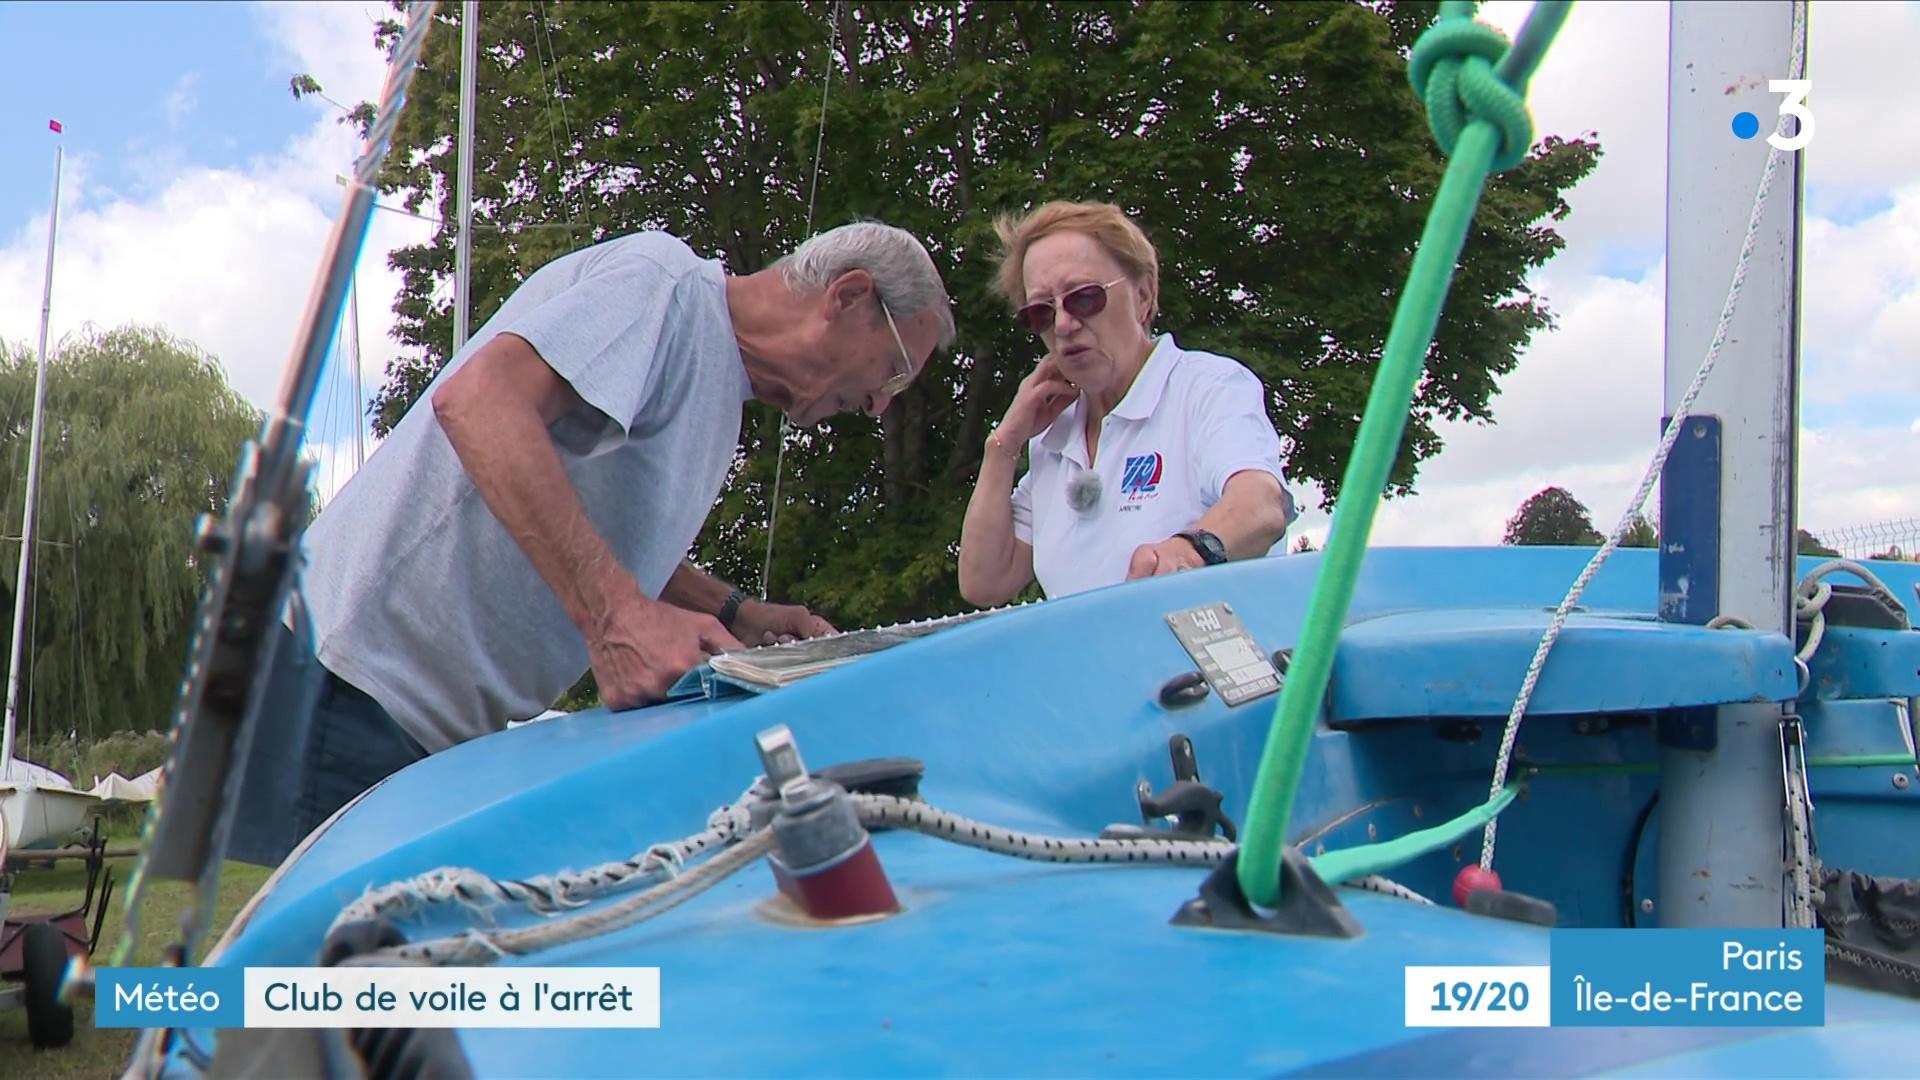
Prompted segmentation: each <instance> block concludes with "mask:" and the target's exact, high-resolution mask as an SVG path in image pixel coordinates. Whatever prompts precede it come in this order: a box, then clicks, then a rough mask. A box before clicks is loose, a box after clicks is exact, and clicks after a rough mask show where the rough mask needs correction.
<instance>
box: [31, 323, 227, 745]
mask: <svg viewBox="0 0 1920 1080" xmlns="http://www.w3.org/2000/svg"><path fill="white" fill-rule="evenodd" d="M34 367H35V357H34V350H33V349H32V348H29V347H27V346H24V345H14V344H8V343H5V342H0V409H4V410H5V412H4V414H0V458H4V460H5V462H6V466H5V472H4V474H0V512H3V513H4V514H5V517H4V519H0V520H4V522H5V525H4V526H3V527H0V531H3V532H4V534H5V535H6V537H7V539H8V540H9V541H10V542H9V543H7V544H5V545H3V546H0V563H4V566H0V578H3V579H4V582H5V585H6V587H7V590H8V596H7V597H6V604H7V619H6V622H5V623H0V639H4V640H7V641H8V645H7V648H9V649H10V648H11V640H10V637H9V635H10V632H11V627H12V618H11V616H12V610H13V599H12V590H14V589H16V588H17V587H18V582H17V580H16V577H17V573H18V565H19V564H18V560H19V552H20V549H19V546H18V545H19V529H20V520H21V511H22V509H23V508H24V503H25V501H26V477H27V456H28V440H29V434H30V429H31V424H32V419H33V380H34ZM259 424H260V414H259V413H258V412H257V411H256V410H254V409H253V408H252V406H250V405H248V404H247V403H246V402H245V401H244V400H243V399H242V398H241V397H240V396H239V395H238V394H236V393H235V392H234V391H233V390H232V389H230V388H229V387H228V385H227V382H226V379H225V377H224V376H223V374H222V373H221V371H220V368H219V365H218V364H217V363H216V362H215V361H214V359H213V358H212V357H210V356H208V355H207V354H206V353H204V352H202V351H201V350H200V349H198V348H197V347H195V346H193V345H191V344H189V343H187V342H185V341H181V340H179V339H177V338H174V337H172V336H170V335H168V334H167V333H166V332H165V331H162V330H159V329H153V328H147V327H137V326H129V327H122V328H119V329H114V330H106V331H101V330H93V329H89V330H88V331H86V332H84V333H82V334H79V335H76V336H74V337H72V338H69V339H67V340H65V341H62V342H61V343H60V346H59V348H58V349H57V350H56V351H54V352H53V353H52V354H51V355H49V356H48V357H47V397H46V410H45V418H44V420H43V421H42V424H41V428H42V433H41V447H40V489H39V497H38V500H37V502H38V503H39V507H38V514H37V518H36V524H35V527H34V541H35V543H34V552H33V559H32V563H31V566H30V568H29V569H30V579H31V581H32V583H33V591H32V592H31V593H30V594H29V603H28V613H29V615H30V616H31V620H30V622H29V624H28V625H29V626H31V627H32V630H33V633H32V635H31V637H30V638H29V642H30V647H29V648H28V649H27V650H26V654H25V656H24V657H23V660H22V669H23V670H22V675H21V686H22V698H21V702H22V708H21V717H22V726H23V727H26V726H32V727H33V728H34V734H35V735H36V737H39V738H45V737H48V736H53V735H56V734H64V733H66V732H67V731H69V730H76V731H79V732H82V733H91V734H99V735H104V734H107V733H109V732H113V731H121V730H133V731H142V730H153V729H164V728H165V727H166V725H167V724H168V722H169V721H170V720H171V715H170V714H171V711H172V708H173V706H174V703H175V696H176V693H177V691H178V689H179V686H180V673H181V670H182V668H183V666H184V662H185V659H186V655H187V646H188V643H189V641H190V640H191V638H192V629H193V620H194V617H195V613H196V611H197V609H198V605H199V594H200V588H201V585H202V574H201V572H200V570H199V569H198V568H197V567H196V566H195V564H194V561H193V559H192V555H191V550H192V549H191V545H190V540H191V537H192V533H193V524H194V521H195V520H196V519H197V518H198V517H199V515H200V514H202V513H207V512H218V511H220V510H223V509H224V508H225V505H226V497H227V490H228V487H229V485H230V484H231V482H232V478H233V472H234V468H235V465H236V464H237V463H238V461H239V450H240V446H241V444H242V443H244V442H245V441H246V440H247V439H248V438H249V437H251V436H252V435H253V434H254V433H255V432H256V431H257V430H258V429H259ZM29 686H31V689H32V692H31V694H28V693H26V688H27V687H29Z"/></svg>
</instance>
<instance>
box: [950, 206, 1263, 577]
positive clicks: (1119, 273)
mask: <svg viewBox="0 0 1920 1080" xmlns="http://www.w3.org/2000/svg"><path fill="white" fill-rule="evenodd" d="M996 224H997V227H998V229H999V233H1000V239H1001V242H1002V243H1003V244H1004V245H1005V255H1004V256H1003V258H1002V261H1001V264H1000V270H999V276H998V279H997V280H996V283H995V284H996V285H997V287H998V288H999V290H1000V292H1001V293H1002V294H1004V295H1005V296H1006V297H1007V298H1008V300H1009V301H1011V302H1012V304H1013V305H1014V306H1015V307H1016V309H1017V311H1016V317H1017V319H1018V320H1019V323H1020V325H1022V326H1024V327H1026V328H1027V329H1029V330H1031V331H1032V332H1033V333H1034V334H1035V335H1036V336H1038V337H1039V339H1040V341H1041V342H1042V343H1043V344H1044V345H1045V346H1046V349H1047V352H1046V355H1045V356H1044V357H1042V358H1041V360H1040V362H1039V364H1038V365H1037V366H1036V367H1035V368H1034V369H1033V371H1032V373H1031V374H1029V375H1028V376H1027V377H1026V379H1025V380H1023V381H1022V382H1021V384H1020V389H1019V391H1018V392H1017V393H1016V394H1015V395H1014V399H1013V404H1012V405H1010V406H1008V408H1007V413H1006V416H1005V417H1004V418H1003V419H1002V420H1001V421H1000V425H999V427H997V428H996V429H994V431H993V433H992V434H991V435H989V436H988V437H987V445H986V454H985V458H984V460H983V461H982V462H981V465H980V479H979V481H978V483H977V484H976V486H975V487H974V491H973V498H972V500H971V501H970V502H969V503H968V504H967V516H966V521H965V523H964V525H962V527H961V534H960V592H961V595H963V596H965V597H966V598H967V601H968V602H969V603H973V604H978V605H981V606H983V607H985V606H991V605H994V604H1001V603H1005V602H1006V601H1008V600H1010V599H1012V598H1013V597H1014V596H1015V595H1016V594H1018V593H1019V592H1020V590H1021V589H1023V588H1025V587H1026V586H1027V583H1028V582H1030V581H1032V580H1034V578H1035V577H1038V578H1039V581H1040V587H1041V588H1042V589H1043V590H1044V591H1045V592H1046V595H1047V596H1048V597H1049V598H1053V597H1060V596H1066V595H1068V594H1071V593H1076V592H1081V591H1084V590H1087V589H1093V588H1098V587H1100V586H1103V585H1111V584H1115V583H1117V582H1120V581H1124V580H1131V579H1133V578H1140V577H1150V576H1154V575H1157V574H1170V573H1174V572H1176V571H1180V570H1189V569H1193V568H1195V567H1201V566H1211V565H1215V564H1218V563H1223V562H1226V561H1228V560H1229V559H1249V558H1258V557H1260V556H1263V555H1265V554H1267V552H1268V550H1269V549H1271V548H1272V547H1273V546H1274V544H1276V543H1278V542H1279V540H1280V538H1281V537H1282V536H1283V535H1284V534H1285V533H1286V530H1287V526H1288V525H1289V524H1290V523H1291V522H1292V520H1293V517H1294V511H1293V500H1292V499H1291V497H1290V496H1289V495H1288V494H1287V491H1286V488H1285V487H1284V486H1283V485H1284V481H1285V477H1284V476H1283V475H1282V473H1281V470H1280V437H1279V436H1278V435H1277V434H1276V433H1275V432H1274V429H1273V423H1272V421H1270V420H1269V419H1267V412H1266V408H1265V406H1264V403H1263V402H1264V398H1265V390H1264V388H1263V387H1262V385H1261V383H1260V380H1259V379H1258V378H1257V377H1255V376H1254V374H1253V373H1252V372H1250V371H1248V370H1247V369H1246V368H1245V367H1243V366H1242V365H1241V364H1240V363H1238V362H1237V361H1234V360H1231V359H1229V358H1227V357H1224V356H1217V355H1215V354H1213V353H1207V352H1198V351H1195V350H1192V349H1183V348H1181V347H1180V345H1179V344H1178V343H1177V342H1175V341H1174V339H1173V336H1172V335H1171V334H1160V335H1158V336H1155V335H1154V333H1153V332H1152V330H1151V327H1152V326H1153V317H1154V313H1155V310H1156V308H1157V305H1158V303H1159V296H1160V265H1159V256H1158V255H1157V254H1156V253H1155V251H1154V249H1153V245H1152V244H1151V243H1150V242H1149V241H1148V240H1147V237H1146V234H1145V233H1143V232H1142V231H1141V230H1140V227H1139V226H1138V225H1136V224H1134V222H1133V221H1132V220H1131V219H1129V218H1128V217H1127V216H1126V214H1124V213H1122V212H1121V211H1120V209H1119V208H1118V207H1115V206H1112V205H1109V204H1105V203H1069V202H1053V203H1048V204H1047V205H1045V206H1042V207H1040V208H1039V209H1038V210H1035V211H1033V212H1032V213H1031V214H1028V215H1027V216H1026V217H1025V218H1022V219H1020V220H1018V221H1011V220H1008V219H1006V218H1002V219H1001V220H1000V221H999V222H997V223H996ZM1023 445H1024V446H1025V447H1026V448H1027V452H1028V471H1027V473H1026V475H1024V476H1021V477H1020V479H1019V482H1018V483H1015V482H1014V477H1015V475H1016V472H1017V469H1018V466H1019V461H1020V449H1021V447H1022V446H1023Z"/></svg>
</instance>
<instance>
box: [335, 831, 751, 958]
mask: <svg viewBox="0 0 1920 1080" xmlns="http://www.w3.org/2000/svg"><path fill="white" fill-rule="evenodd" d="M772 850H773V830H772V829H761V830H760V831H758V832H755V833H753V834H751V835H749V836H748V837H747V838H746V839H745V840H742V841H741V842H740V843H738V844H735V845H734V846H733V847H730V848H728V849H726V850H725V851H722V852H721V853H720V854H718V855H715V856H714V857H713V858H711V859H708V860H707V861H706V862H703V863H701V864H700V865H699V866H697V867H695V868H694V869H692V870H689V871H687V872H686V873H684V874H681V875H679V876H678V877H674V878H670V879H669V880H666V881H663V882H660V883H659V884H657V885H655V886H653V887H652V888H650V889H648V890H646V891H645V892H643V893H641V894H639V895H638V896H634V897H630V898H628V899H626V900H622V901H621V902H619V903H618V904H614V905H613V906H611V907H607V908H602V909H600V910H598V911H590V912H581V913H579V914H574V915H568V916H565V917H563V918H559V919H556V920H554V921H553V922H550V923H545V924H542V925H539V926H530V927H527V928H525V929H521V930H506V931H501V932H499V933H495V934H488V933H485V932H483V931H480V930H469V931H467V932H466V933H464V934H460V935H457V936H454V937H446V938H436V939H434V940H432V941H424V942H420V943H418V944H409V945H396V946H393V947H390V948H385V949H378V950H375V951H373V952H368V953H363V954H361V955H359V956H356V957H352V958H350V959H348V960H345V961H342V964H343V965H348V966H356V967H369V966H380V965H387V964H394V963H402V964H431V965H437V966H443V967H468V966H474V967H479V966H484V965H487V964H491V963H493V962H494V961H495V960H499V959H503V958H505V957H507V956H524V955H526V954H528V953H532V952H538V951H540V950H541V949H551V948H555V947H557V946H560V945H566V944H569V943H571V942H575V941H581V940H584V939H586V938H590V937H597V936H599V935H601V934H610V933H612V932H614V931H615V930H620V929H624V928H626V927H628V926H632V925H633V924H635V923H638V922H643V921H645V920H647V919H650V918H652V917H654V916H655V915H659V914H661V913H663V912H667V911H671V910H672V909H674V908H676V907H678V906H680V905H681V904H684V903H686V902H687V901H688V900H691V899H693V898H694V897H696V896H698V895H700V894H701V893H703V892H705V891H706V890H708V889H710V888H712V887H714V886H715V885H718V884H720V882H722V881H724V880H726V879H727V878H728V877H730V876H731V875H733V874H734V873H735V872H736V871H739V870H742V869H744V868H745V867H747V866H749V865H751V864H752V863H754V862H755V861H757V860H758V859H759V858H760V857H761V856H763V855H765V854H767V853H768V852H769V851H772Z"/></svg>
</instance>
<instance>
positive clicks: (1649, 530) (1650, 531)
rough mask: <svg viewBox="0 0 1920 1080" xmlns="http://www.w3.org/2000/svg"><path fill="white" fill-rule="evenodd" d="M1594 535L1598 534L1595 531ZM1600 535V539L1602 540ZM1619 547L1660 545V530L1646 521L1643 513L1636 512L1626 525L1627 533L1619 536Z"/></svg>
mask: <svg viewBox="0 0 1920 1080" xmlns="http://www.w3.org/2000/svg"><path fill="white" fill-rule="evenodd" d="M1595 535H1598V533H1596V534H1595ZM1604 539H1605V538H1604V537H1602V541H1604ZM1620 546H1621V547H1630V548H1650V547H1659V546H1660V532H1659V530H1657V529H1655V528H1654V527H1653V523H1652V522H1650V521H1648V520H1647V518H1646V515H1645V514H1641V513H1638V512H1636V513H1635V514H1634V515H1633V521H1632V522H1631V523H1630V524H1628V526H1627V534H1626V535H1625V536H1622V537H1621V538H1620Z"/></svg>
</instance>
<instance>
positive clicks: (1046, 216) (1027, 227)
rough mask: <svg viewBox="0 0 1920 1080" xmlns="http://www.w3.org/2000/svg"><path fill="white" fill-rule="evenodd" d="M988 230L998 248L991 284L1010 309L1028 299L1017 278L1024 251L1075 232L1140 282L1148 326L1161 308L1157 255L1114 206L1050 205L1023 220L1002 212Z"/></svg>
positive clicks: (1132, 224)
mask: <svg viewBox="0 0 1920 1080" xmlns="http://www.w3.org/2000/svg"><path fill="white" fill-rule="evenodd" d="M993 228H994V231H995V232H996V233H998V234H999V236H1000V245H1001V253H1000V270H999V272H998V273H996V274H995V275H994V279H993V285H994V288H995V289H996V290H997V291H998V292H999V293H1000V295H1002V296H1004V297H1006V298H1007V302H1008V303H1010V304H1012V305H1013V306H1014V307H1016V308H1017V307H1019V306H1020V305H1021V304H1024V303H1025V302H1026V299H1027V284H1026V281H1025V279H1024V277H1023V276H1022V274H1021V264H1023V263H1024V262H1025V261H1026V258H1027V249H1028V248H1030V247H1032V246H1033V244H1034V242H1035V241H1036V240H1039V239H1040V238H1042V237H1045V236H1052V235H1053V234H1054V233H1062V232H1077V233H1083V234H1085V235H1087V236H1089V237H1092V238H1093V241H1094V242H1095V243H1097V244H1099V245H1100V246H1101V247H1102V248H1104V249H1105V250H1106V252H1107V254H1109V255H1111V256H1113V261H1115V262H1117V263H1119V264H1120V269H1121V270H1122V271H1123V272H1125V274H1126V275H1127V277H1128V278H1129V279H1130V280H1132V281H1136V282H1143V283H1145V285H1146V286H1147V313H1146V314H1147V320H1146V321H1147V323H1148V324H1151V323H1152V322H1153V316H1154V314H1155V312H1156V311H1157V310H1158V308H1159V306H1160V255H1159V253H1158V252H1156V251H1155V250H1154V249H1153V242H1152V241H1150V240H1148V239H1147V234H1146V233H1145V232H1144V231H1142V230H1141V228H1140V226H1138V225H1136V224H1134V222H1133V219H1132V218H1130V217H1128V216H1127V215H1126V212H1125V211H1123V210H1121V209H1120V208H1119V207H1117V206H1115V205H1113V204H1112V203H1101V202H1065V201H1055V202H1050V203H1047V204H1045V205H1044V206H1041V207H1040V208H1039V209H1037V210H1034V211H1033V212H1031V213H1029V214H1027V215H1026V216H1025V217H1020V218H1016V217H1014V216H1013V215H1011V214H1002V215H1000V216H999V217H998V218H996V219H994V223H993Z"/></svg>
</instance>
